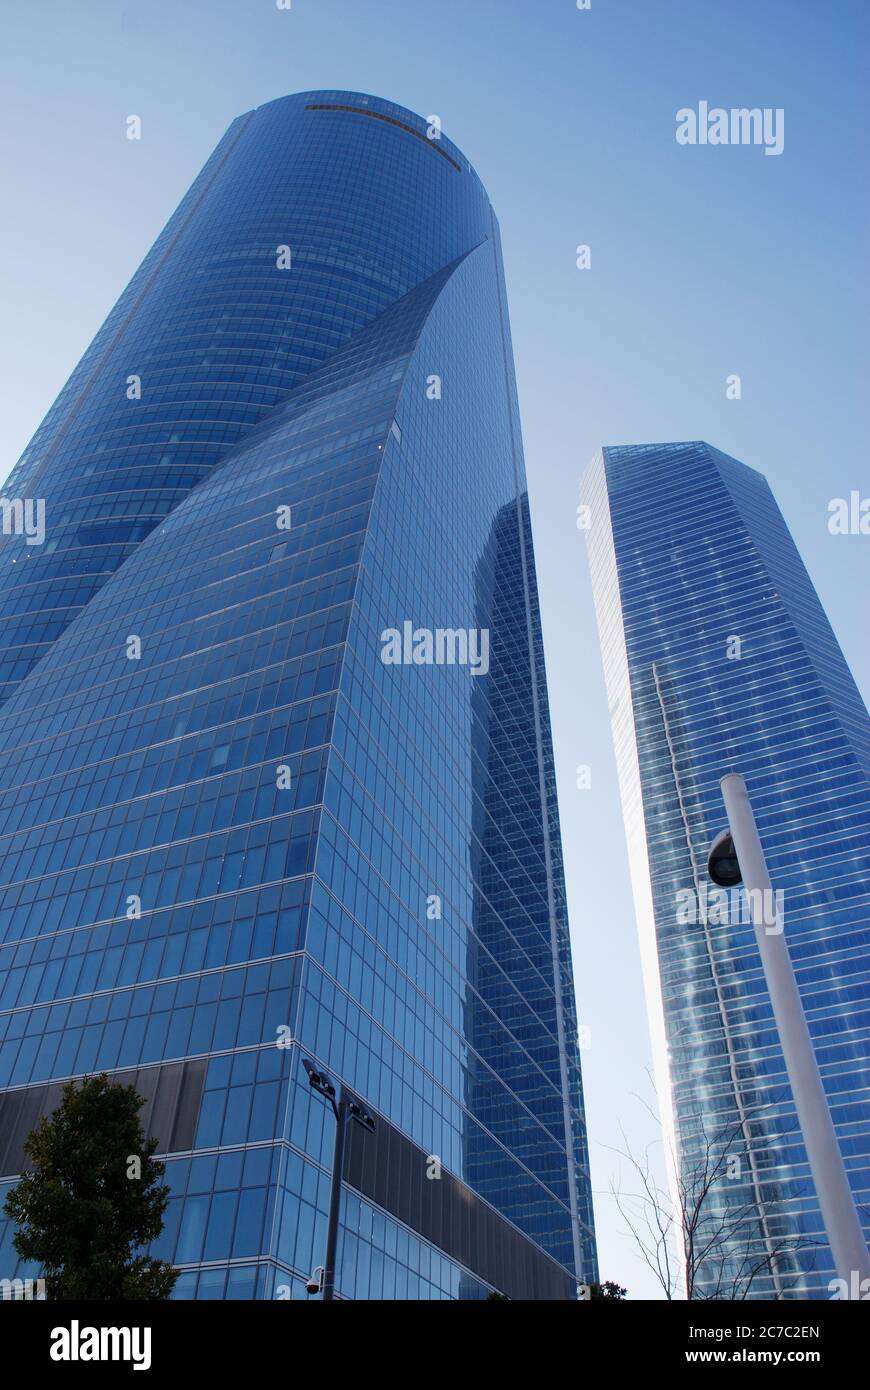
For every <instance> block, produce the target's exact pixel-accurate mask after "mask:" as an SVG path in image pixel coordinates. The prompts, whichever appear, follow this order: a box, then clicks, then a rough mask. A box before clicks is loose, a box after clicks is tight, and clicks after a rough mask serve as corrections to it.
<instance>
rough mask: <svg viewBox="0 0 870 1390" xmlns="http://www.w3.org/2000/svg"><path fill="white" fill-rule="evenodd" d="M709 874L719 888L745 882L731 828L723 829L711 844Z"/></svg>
mask: <svg viewBox="0 0 870 1390" xmlns="http://www.w3.org/2000/svg"><path fill="white" fill-rule="evenodd" d="M707 874H708V876H709V878H710V880H711V882H712V883H715V884H716V886H717V887H718V888H736V887H737V885H738V884H739V883H742V882H743V875H742V873H741V872H740V865H739V863H738V862H737V851H736V850H735V848H734V837H733V836H732V834H731V831H730V830H723V831H721V832H720V834H718V835H717V836H716V838H715V840H714V841H713V843H712V845H711V846H710V853H709V855H708V857H707Z"/></svg>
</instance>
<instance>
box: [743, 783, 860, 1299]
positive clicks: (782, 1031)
mask: <svg viewBox="0 0 870 1390" xmlns="http://www.w3.org/2000/svg"><path fill="white" fill-rule="evenodd" d="M721 786H722V797H723V800H724V802H725V809H726V811H727V812H728V822H729V828H730V831H731V836H732V838H733V841H734V850H735V853H736V856H737V861H738V864H739V868H740V875H741V877H742V879H743V883H744V885H745V887H746V888H747V889H748V890H749V902H750V910H751V913H752V924H753V926H754V928H755V939H756V941H757V942H758V950H759V954H760V956H761V964H762V966H763V968H764V978H765V980H766V981H767V989H768V993H769V995H770V1002H771V1005H772V1007H773V1016H774V1018H775V1020H776V1026H777V1030H778V1032H779V1040H780V1044H781V1046H782V1052H783V1057H784V1058H785V1066H786V1071H787V1072H788V1079H789V1082H790V1083H791V1090H792V1095H793V1096H794V1103H795V1109H796V1110H797V1115H798V1121H799V1123H800V1127H801V1131H802V1134H803V1141H804V1147H805V1149H806V1152H807V1158H808V1159H809V1165H810V1172H811V1173H812V1175H813V1182H814V1183H815V1187H816V1193H817V1195H818V1199H819V1206H820V1207H821V1212H822V1219H823V1221H824V1223H825V1229H826V1232H827V1236H828V1242H829V1244H830V1247H831V1254H832V1255H833V1257H834V1265H835V1267H836V1270H837V1273H838V1275H839V1276H840V1278H841V1279H844V1280H845V1281H846V1285H847V1288H848V1289H849V1294H848V1295H847V1296H849V1297H860V1292H859V1291H860V1289H861V1283H862V1281H863V1280H865V1279H867V1280H870V1256H868V1253H867V1242H866V1241H865V1239H864V1233H863V1231H862V1229H861V1223H860V1221H859V1220H858V1213H857V1211H856V1209H855V1201H854V1198H853V1196H852V1189H851V1188H850V1186H849V1179H848V1177H847V1175H846V1168H845V1165H844V1163H843V1156H842V1154H841V1153H840V1146H839V1144H838V1142H837V1135H836V1132H835V1130H834V1123H833V1120H832V1119H831V1111H830V1109H829V1106H828V1098H827V1096H826V1095H825V1089H824V1087H823V1085H822V1078H821V1075H820V1073H819V1067H818V1063H817V1061H816V1054H815V1051H814V1049H813V1043H812V1039H811V1038H810V1031H809V1028H808V1027H807V1021H806V1016H805V1015H804V1010H803V1004H802V1002H801V997H800V994H799V992H798V987H797V981H796V980H795V975H794V970H793V968H792V963H791V957H790V956H789V952H788V946H787V945H786V941H785V937H784V935H783V933H782V923H781V922H776V921H775V920H774V914H773V913H772V912H771V913H769V914H766V913H765V905H766V904H771V903H772V902H773V892H772V888H771V882H770V874H769V873H768V871H767V864H766V862H765V859H764V851H763V849H762V847H761V840H760V839H759V835H758V827H757V825H756V823H755V816H754V815H753V812H752V805H751V803H750V801H749V793H748V792H747V790H746V783H745V782H744V780H743V778H742V777H741V776H740V774H739V773H737V772H729V773H728V775H727V777H723V778H722V782H721ZM753 890H758V891H753ZM765 919H767V920H765ZM865 1288H870V1284H868V1285H865Z"/></svg>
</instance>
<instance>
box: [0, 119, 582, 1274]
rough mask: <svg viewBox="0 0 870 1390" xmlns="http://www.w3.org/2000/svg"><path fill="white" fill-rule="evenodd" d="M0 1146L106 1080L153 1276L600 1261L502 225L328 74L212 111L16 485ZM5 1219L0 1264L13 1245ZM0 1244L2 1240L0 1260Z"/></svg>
mask: <svg viewBox="0 0 870 1390" xmlns="http://www.w3.org/2000/svg"><path fill="white" fill-rule="evenodd" d="M5 492H6V496H7V497H8V498H21V499H31V500H32V499H39V500H40V501H44V505H45V540H44V543H43V544H41V545H37V544H31V543H30V541H31V539H32V538H28V537H26V536H24V535H15V534H13V535H9V536H4V537H3V544H2V550H0V618H2V622H3V632H4V643H3V655H2V661H3V670H2V681H3V686H2V696H3V700H4V703H3V705H2V707H0V837H2V839H0V1088H2V1092H0V1174H5V1175H7V1178H11V1177H12V1176H13V1175H14V1174H15V1173H16V1172H17V1171H18V1170H19V1169H20V1166H21V1142H22V1140H23V1137H24V1136H25V1135H26V1133H27V1132H28V1130H29V1129H30V1128H31V1127H32V1124H33V1122H34V1121H35V1119H36V1118H37V1116H38V1115H39V1114H42V1113H45V1112H46V1111H48V1110H50V1109H52V1108H53V1107H54V1105H55V1104H56V1103H57V1096H58V1093H59V1085H60V1082H61V1081H62V1079H65V1078H69V1077H75V1076H81V1075H84V1074H87V1073H92V1072H94V1071H108V1072H110V1073H112V1074H113V1075H117V1076H120V1077H123V1078H124V1079H128V1078H129V1079H131V1080H134V1081H135V1084H136V1085H137V1087H138V1089H139V1090H140V1092H141V1093H142V1094H144V1095H145V1096H146V1097H147V1101H148V1104H147V1108H146V1111H145V1118H146V1120H147V1123H148V1126H149V1127H150V1129H151V1130H152V1132H154V1133H155V1134H156V1135H157V1136H158V1138H159V1140H160V1144H161V1151H162V1152H165V1153H167V1154H169V1155H171V1157H170V1159H169V1163H168V1180H169V1182H170V1184H171V1187H172V1191H173V1200H172V1202H171V1204H170V1211H169V1217H168V1220H167V1226H166V1230H165V1232H164V1235H163V1237H162V1238H161V1241H160V1242H159V1246H158V1247H157V1250H156V1253H159V1254H161V1255H162V1256H163V1257H164V1258H167V1259H170V1260H172V1261H174V1262H175V1263H176V1264H177V1265H179V1266H180V1267H181V1268H182V1269H183V1271H184V1273H183V1275H182V1278H181V1279H180V1281H179V1284H178V1286H177V1294H178V1296H182V1297H200V1298H225V1297H226V1298H233V1297H241V1298H245V1297H255V1296H256V1297H267V1298H269V1297H286V1296H290V1297H305V1292H304V1280H305V1278H306V1277H307V1276H308V1274H309V1271H310V1270H311V1269H312V1268H314V1267H316V1266H317V1265H319V1264H322V1263H323V1258H324V1252H325V1225H326V1210H327V1198H328V1185H329V1181H328V1172H329V1166H330V1162H331V1154H332V1143H333V1137H334V1129H335V1125H334V1120H333V1118H332V1114H331V1111H329V1109H328V1108H327V1107H326V1105H325V1103H324V1101H323V1100H322V1099H321V1097H320V1096H318V1095H317V1094H315V1093H314V1092H312V1091H311V1090H310V1088H309V1086H308V1083H307V1078H306V1074H305V1071H304V1069H303V1066H302V1062H303V1059H308V1060H310V1061H312V1062H313V1063H314V1064H315V1065H316V1066H318V1067H320V1068H322V1069H324V1070H325V1071H327V1072H328V1073H329V1075H330V1076H331V1077H332V1078H333V1079H334V1080H336V1081H339V1080H340V1081H343V1082H344V1083H345V1084H346V1085H347V1086H349V1087H351V1088H352V1089H353V1090H354V1091H355V1092H356V1093H357V1094H358V1095H359V1096H360V1097H361V1098H362V1099H363V1100H364V1101H365V1103H366V1105H367V1106H368V1107H369V1109H370V1110H371V1111H372V1113H373V1114H374V1115H375V1117H376V1129H375V1133H374V1134H373V1135H365V1134H363V1132H362V1131H361V1130H360V1131H356V1132H352V1142H351V1143H350V1147H349V1151H348V1155H347V1161H346V1167H345V1179H346V1185H345V1194H344V1202H343V1208H342V1228H341V1240H340V1246H339V1268H338V1291H339V1293H340V1294H341V1295H343V1296H346V1297H373V1298H393V1297H395V1298H417V1297H420V1298H442V1297H484V1296H486V1294H487V1293H488V1292H489V1291H490V1290H491V1289H497V1290H499V1291H501V1292H504V1293H507V1294H508V1295H510V1296H512V1297H548V1298H558V1297H566V1296H572V1294H573V1289H574V1283H575V1280H576V1279H577V1278H581V1279H587V1280H588V1279H592V1278H594V1277H596V1270H595V1250H594V1237H593V1232H592V1216H591V1205H590V1195H589V1180H588V1163H587V1154H586V1142H585V1132H584V1124H583V1114H582V1099H581V1082H580V1067H579V1056H578V1048H577V1027H576V1016H575V1009H574V996H573V986H572V976H571V961H570V951H569V944H568V927H567V918H566V911H565V895H564V885H563V877H562V865H561V849H560V840H559V824H558V811H557V806H556V798H555V781H554V775H553V762H552V749H551V740H550V731H549V722H548V709H547V692H546V682H545V675H544V666H543V654H542V645H541V632H540V621H539V614H538V607H537V593H536V581H535V571H534V560H533V553H532V537H531V531H530V524H529V514H528V503H527V496H526V485H525V476H524V465H523V458H522V445H521V439H520V426H519V417H518V410H517V402H516V393H515V383H514V371H513V361H512V352H511V345H510V337H509V330H508V326H507V309H506V304H505V294H504V283H503V275H502V266H501V253H500V248H499V236H498V227H497V223H496V220H495V217H494V215H493V212H492V209H491V207H490V205H489V202H488V199H487V197H486V194H485V192H484V190H483V188H482V186H481V184H480V181H479V180H478V178H477V176H476V174H475V173H474V171H473V170H472V169H471V167H470V166H469V164H468V162H467V160H466V159H465V158H464V157H463V155H462V154H461V153H460V151H459V150H458V149H457V148H456V147H455V146H454V145H453V144H452V143H451V142H450V141H449V140H448V139H447V138H446V137H444V136H442V135H440V133H439V132H438V131H437V130H433V129H432V128H429V127H427V124H426V122H424V121H422V120H421V119H420V118H419V117H418V116H416V115H414V114H412V113H411V112H409V111H406V110H404V109H403V108H401V107H396V106H393V105H391V104H390V103H388V102H384V101H380V100H377V99H375V98H373V97H366V96H361V95H359V94H357V93H349V92H316V93H306V94H302V95H297V96H292V97H287V98H284V99H282V100H279V101H274V102H271V103H269V104H268V105H266V106H263V107H260V108H258V109H257V110H255V111H251V112H248V113H247V114H246V115H244V116H242V117H240V118H239V119H238V120H236V121H235V122H233V124H232V125H231V126H230V128H229V130H228V131H227V133H226V135H225V136H224V138H223V140H222V141H221V142H220V144H219V145H218V147H217V149H216V151H215V153H214V154H213V155H212V157H211V159H210V160H209V161H208V163H207V164H206V166H205V168H204V169H203V171H202V173H201V174H200V176H199V177H198V179H197V180H196V182H195V183H194V185H193V187H192V188H191V190H190V192H189V193H188V194H187V196H186V197H185V198H184V200H183V201H182V203H181V204H180V206H179V208H178V210H177V212H176V213H175V215H174V216H173V217H172V219H171V220H170V222H169V224H168V225H167V227H166V229H165V231H164V232H163V233H162V235H161V236H160V237H159V238H158V241H157V242H156V244H155V246H154V248H153V249H152V251H151V252H150V253H149V255H148V256H147V257H146V259H145V261H144V262H143V264H142V266H141V267H140V269H139V270H138V271H137V273H136V275H135V276H134V277H133V279H132V281H131V282H130V285H129V286H128V288H127V290H126V291H125V292H124V294H123V295H122V296H121V299H120V300H119V302H118V304H117V306H116V307H115V309H114V310H113V311H112V313H111V314H110V315H109V318H108V319H107V320H106V323H105V324H104V326H103V328H102V329H101V330H100V332H99V333H98V335H97V337H96V338H95V340H94V342H93V343H92V345H91V347H90V348H89V349H88V351H87V352H86V354H85V356H84V357H83V359H82V361H81V363H80V364H79V366H78V367H77V368H76V370H75V372H74V373H73V375H72V377H71V378H70V380H69V382H68V383H67V385H66V387H65V388H64V390H63V391H62V392H61V395H60V397H59V398H58V400H57V402H56V403H55V405H54V406H53V407H52V409H51V411H50V412H49V414H48V415H47V417H46V419H45V421H44V422H43V424H42V426H41V427H40V429H39V430H38V431H37V434H36V435H35V437H34V440H33V442H32V444H31V445H30V447H29V448H28V450H27V452H26V454H25V456H24V458H23V459H22V460H21V462H20V463H19V465H18V467H17V468H16V470H15V472H14V473H13V475H12V476H11V478H10V479H9V481H8V482H7V484H6V489H5ZM10 1237H11V1232H8V1231H7V1233H6V1236H5V1238H4V1244H3V1246H2V1251H3V1254H2V1261H3V1262H4V1264H6V1265H8V1266H9V1269H8V1273H9V1275H10V1276H11V1275H12V1274H13V1273H14V1256H13V1254H12V1253H11V1246H10V1245H9V1240H10ZM2 1272H4V1273H5V1272H6V1271H5V1270H4V1271H2Z"/></svg>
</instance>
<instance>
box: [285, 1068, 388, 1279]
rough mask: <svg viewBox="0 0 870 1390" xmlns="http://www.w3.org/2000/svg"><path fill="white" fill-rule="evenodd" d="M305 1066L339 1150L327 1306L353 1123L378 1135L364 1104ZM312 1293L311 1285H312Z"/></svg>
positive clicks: (331, 1213) (329, 1242) (327, 1269)
mask: <svg viewBox="0 0 870 1390" xmlns="http://www.w3.org/2000/svg"><path fill="white" fill-rule="evenodd" d="M302 1065H303V1066H304V1068H305V1070H306V1072H307V1073H308V1084H309V1085H310V1086H311V1088H312V1090H315V1091H317V1092H318V1093H319V1094H320V1095H322V1096H325V1097H326V1099H327V1100H328V1101H329V1103H330V1105H331V1106H332V1111H333V1114H334V1115H335V1126H336V1128H335V1147H334V1148H333V1152H332V1186H331V1188H330V1193H329V1221H328V1223H327V1227H326V1259H325V1261H324V1265H323V1278H322V1284H321V1287H322V1289H323V1301H324V1303H327V1302H333V1301H334V1299H335V1261H336V1255H337V1252H338V1218H339V1212H340V1210H341V1179H342V1173H343V1171H344V1147H345V1137H346V1134H347V1125H348V1121H349V1120H353V1121H354V1122H355V1123H356V1124H358V1125H362V1127H363V1129H365V1130H366V1131H367V1132H368V1133H369V1134H372V1133H373V1132H374V1128H375V1122H374V1119H373V1117H372V1116H371V1115H370V1114H369V1112H368V1110H366V1108H365V1106H364V1105H363V1103H362V1101H361V1100H359V1099H358V1098H357V1097H356V1096H355V1095H353V1094H352V1093H351V1092H350V1091H348V1090H347V1088H346V1087H345V1086H344V1085H342V1086H341V1087H340V1089H339V1091H338V1094H337V1095H336V1090H335V1086H334V1085H333V1083H332V1081H330V1079H329V1077H328V1076H327V1075H326V1073H325V1072H322V1071H318V1070H317V1069H316V1067H315V1066H314V1064H313V1063H312V1062H309V1061H308V1059H307V1058H305V1057H303V1059H302ZM309 1292H311V1285H309Z"/></svg>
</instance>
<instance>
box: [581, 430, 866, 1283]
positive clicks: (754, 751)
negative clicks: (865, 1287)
mask: <svg viewBox="0 0 870 1390" xmlns="http://www.w3.org/2000/svg"><path fill="white" fill-rule="evenodd" d="M584 503H585V505H586V506H587V507H588V508H589V511H588V513H587V514H586V515H585V517H584V520H585V521H586V522H587V523H588V528H587V541H588V550H589V558H590V565H591V570H592V578H593V586H594V591H595V603H596V611H597V616H598V625H599V634H600V639H601V648H602V654H603V660H604V669H605V675H606V682H607V690H608V697H609V703H610V714H611V720H612V726H613V734H614V741H615V745H616V754H617V764H618V770H619V781H620V792H621V797H622V804H623V814H624V820H625V827H626V835H627V840H628V850H629V857H630V861H631V872H632V885H633V890H634V896H635V905H636V913H637V920H638V929H639V935H640V943H641V949H642V955H643V961H644V971H645V980H646V987H647V1002H648V1008H649V1014H650V1025H651V1030H652V1034H653V1042H654V1052H655V1058H656V1069H657V1075H658V1091H659V1101H660V1104H661V1105H662V1107H663V1111H664V1119H665V1130H666V1134H667V1135H668V1138H669V1139H675V1141H676V1155H677V1159H678V1163H679V1166H680V1168H681V1171H682V1175H683V1180H684V1182H686V1183H688V1184H689V1185H691V1182H692V1179H693V1175H695V1174H697V1173H698V1172H699V1171H700V1170H701V1169H702V1168H703V1165H704V1159H705V1155H706V1152H707V1150H706V1146H707V1145H708V1144H709V1145H710V1146H711V1150H712V1151H713V1152H714V1153H715V1152H716V1150H717V1147H718V1148H719V1149H721V1150H722V1152H723V1153H724V1152H726V1151H727V1154H728V1157H729V1159H730V1162H726V1163H725V1164H724V1165H723V1166H722V1169H721V1171H720V1172H719V1173H718V1175H717V1180H716V1182H715V1183H714V1188H713V1192H712V1194H711V1196H710V1198H709V1199H708V1201H707V1203H706V1205H705V1208H704V1212H705V1219H706V1220H707V1222H708V1224H707V1226H706V1231H707V1233H708V1234H709V1233H710V1232H712V1230H714V1229H715V1228H716V1227H717V1226H718V1227H720V1229H721V1230H722V1231H723V1232H724V1236H723V1237H722V1238H721V1239H719V1240H718V1241H717V1242H716V1243H715V1244H714V1245H713V1246H712V1247H711V1257H710V1259H709V1260H707V1261H706V1262H705V1263H704V1264H703V1267H702V1269H701V1271H700V1278H699V1286H700V1289H701V1291H702V1292H703V1293H704V1294H706V1295H708V1296H709V1295H710V1294H712V1293H713V1292H714V1291H715V1290H717V1289H719V1290H724V1292H725V1296H727V1295H728V1290H729V1289H731V1288H733V1287H737V1288H738V1289H742V1290H745V1289H746V1288H749V1294H750V1296H752V1297H759V1296H760V1297H765V1298H777V1297H818V1298H827V1297H830V1293H829V1292H828V1288H827V1286H828V1281H829V1280H831V1279H832V1278H833V1277H834V1274H835V1271H834V1269H833V1266H832V1261H831V1255H830V1251H829V1248H828V1246H827V1242H826V1241H825V1239H824V1234H823V1229H822V1223H821V1218H820V1213H819V1210H818V1204H817V1200H816V1195H815V1191H814V1188H813V1184H812V1180H811V1177H810V1174H809V1169H808V1165H807V1159H806V1154H805V1152H804V1150H803V1146H802V1142H801V1136H800V1130H799V1128H798V1126H797V1121H796V1117H795V1112H794V1105H793V1101H792V1097H791V1092H790V1089H789V1085H788V1079H787V1077H786V1073H785V1066H784V1062H783V1057H782V1053H781V1050H780V1046H779V1041H778V1036H777V1032H776V1029H775V1027H774V1022H773V1016H772V1011H771V1007H770V1002H769V999H768V997H767V994H766V989H765V983H764V979H763V975H762V969H761V962H760V959H759V955H758V950H757V946H756V943H755V936H754V930H753V927H752V925H751V919H750V917H749V912H748V905H747V904H746V901H745V895H744V894H743V893H742V891H740V890H737V891H735V893H734V895H732V897H731V898H729V899H727V900H725V901H723V900H722V899H721V898H719V899H717V898H716V896H715V894H716V891H717V890H715V889H714V888H713V885H712V884H710V883H709V882H708V880H707V877H706V865H707V853H708V849H709V846H710V842H711V840H712V839H713V837H714V836H715V834H716V833H717V832H718V831H720V830H722V829H723V827H724V824H725V811H724V807H723V804H722V797H721V792H720V787H719V781H720V778H721V777H722V776H723V775H724V774H725V773H728V772H740V773H742V774H743V776H744V777H745V779H746V782H747V785H748V788H749V794H750V798H751V800H752V804H753V807H754V810H755V816H756V820H757V821H758V826H759V831H760V834H761V838H762V841H763V845H764V850H765V855H766V858H767V860H768V865H769V868H770V873H771V878H772V881H773V884H774V889H775V890H776V891H777V892H778V893H780V894H781V898H780V899H779V900H778V901H779V905H780V913H779V916H780V925H781V926H782V928H783V930H784V933H785V939H786V941H787V943H788V948H789V952H790V955H791V959H792V962H793V965H794V968H795V972H796V976H797V981H798V986H799V989H800V992H801V997H802V1000H803V1004H804V1009H805V1011H806V1016H807V1021H808V1024H809V1028H810V1031H811V1034H812V1038H813V1042H814V1046H815V1050H816V1055H817V1058H818V1062H819V1066H820V1069H821V1073H822V1077H823V1080H824V1085H825V1089H826V1092H827V1095H828V1100H829V1103H830V1106H831V1110H832V1115H833V1119H834V1122H835V1125H836V1130H837V1134H838V1138H839V1142H840V1146H841V1149H842V1152H843V1156H844V1159H845V1162H846V1166H847V1168H848V1172H849V1177H850V1181H851V1183H852V1186H853V1190H854V1194H855V1198H856V1202H857V1204H858V1207H859V1210H861V1209H862V1206H863V1211H864V1214H865V1217H866V1216H867V1214H868V1212H870V1172H868V1167H870V1164H868V1160H870V1124H868V1119H870V720H868V716H867V711H866V709H865V707H864V704H863V702H862V700H861V697H860V695H859V693H858V690H857V687H856V685H855V682H854V680H853V679H852V676H851V674H850V672H849V669H848V667H847V665H846V662H845V661H844V659H843V656H842V653H841V651H840V649H839V646H838V644H837V641H836V639H835V637H834V635H833V633H832V631H831V627H830V625H829V623H828V621H827V618H826V617H825V614H824V611H823V609H822V607H821V604H820V603H819V600H818V598H817V596H816V593H815V590H814V589H813V586H812V583H811V582H810V579H809V577H808V575H807V572H806V570H805V568H804V566H803V563H802V562H801V559H800V556H799V555H798V553H797V550H796V548H795V545H794V542H793V541H792V539H791V536H790V535H789V532H788V530H787V528H786V526H785V523H784V521H783V519H782V516H781V514H780V512H779V509H778V507H777V505H776V503H775V501H774V499H773V496H772V494H771V491H770V488H769V487H768V484H767V482H766V481H765V479H764V478H763V477H762V476H761V475H760V474H759V473H757V472H755V471H754V470H752V469H750V468H747V467H746V466H745V465H743V464H741V463H738V462H737V461H736V460H735V459H732V458H729V457H727V456H726V455H725V454H722V453H720V452H719V451H718V450H717V449H713V448H711V447H710V446H709V445H707V444H704V443H685V444H650V445H642V446H638V447H628V448H605V449H604V450H603V451H602V453H601V454H600V455H599V456H598V458H597V459H596V460H595V461H594V462H593V464H592V466H591V467H590V469H589V471H588V473H587V475H586V478H585V479H584ZM771 906H773V905H771ZM723 1146H724V1147H723ZM735 1217H736V1218H737V1219H736V1220H735ZM753 1269H757V1270H758V1275H757V1277H756V1278H755V1279H754V1281H753V1282H752V1283H751V1285H750V1284H749V1283H748V1279H747V1276H748V1274H749V1273H750V1272H751V1271H752V1270H753Z"/></svg>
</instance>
